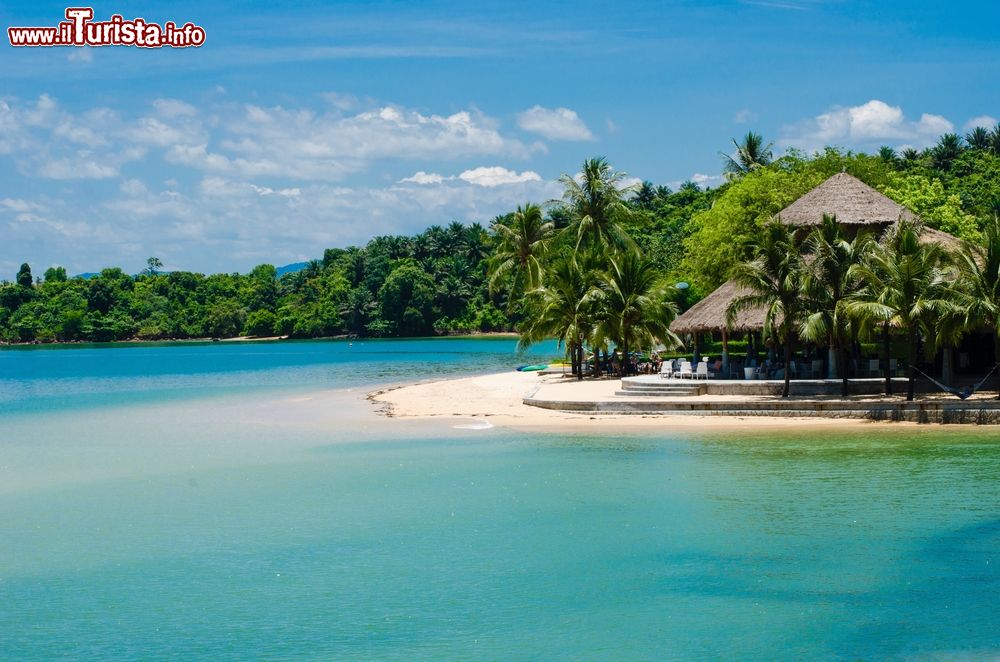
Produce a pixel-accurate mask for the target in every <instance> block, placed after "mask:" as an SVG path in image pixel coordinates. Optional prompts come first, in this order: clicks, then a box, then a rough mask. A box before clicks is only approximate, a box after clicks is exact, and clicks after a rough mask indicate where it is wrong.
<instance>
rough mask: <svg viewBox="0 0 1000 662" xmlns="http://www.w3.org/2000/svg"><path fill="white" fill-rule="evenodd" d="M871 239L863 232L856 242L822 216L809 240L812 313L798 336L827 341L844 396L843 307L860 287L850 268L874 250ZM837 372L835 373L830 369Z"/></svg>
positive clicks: (807, 284) (806, 285) (807, 287)
mask: <svg viewBox="0 0 1000 662" xmlns="http://www.w3.org/2000/svg"><path fill="white" fill-rule="evenodd" d="M871 241H872V240H871V236H870V235H868V234H867V233H864V232H862V233H860V234H859V235H857V236H856V237H855V238H854V240H853V241H849V240H848V239H847V238H846V237H845V236H844V234H843V232H842V228H841V225H840V223H838V222H837V217H836V216H829V215H826V214H824V215H823V222H822V224H820V225H819V226H818V227H817V228H816V229H814V230H813V231H812V232H811V233H810V234H809V237H808V238H807V239H806V254H807V255H811V256H812V260H811V261H810V262H809V264H808V265H807V266H806V268H805V273H804V277H803V279H802V285H803V290H804V293H805V299H806V306H807V309H808V311H809V312H807V314H806V316H805V317H804V318H803V320H802V325H801V328H800V330H799V333H800V334H801V335H802V336H803V337H804V338H806V339H808V340H811V341H814V342H820V341H824V340H825V341H826V342H827V344H828V346H829V348H830V354H831V357H830V365H831V367H833V366H836V372H839V373H840V378H841V389H840V390H841V395H843V396H845V397H846V396H847V395H848V380H847V353H846V351H845V347H846V345H847V330H848V326H849V323H850V319H849V316H848V315H847V312H846V310H845V306H844V304H845V303H846V301H847V298H848V296H850V295H851V294H852V293H853V292H854V290H855V289H856V287H857V279H856V277H854V276H853V275H852V274H851V268H852V267H854V266H855V265H858V264H861V262H862V260H863V259H864V257H865V255H866V253H867V251H868V250H870V248H871ZM831 372H834V370H831Z"/></svg>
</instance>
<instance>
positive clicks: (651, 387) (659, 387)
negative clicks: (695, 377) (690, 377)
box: [622, 382, 704, 393]
mask: <svg viewBox="0 0 1000 662" xmlns="http://www.w3.org/2000/svg"><path fill="white" fill-rule="evenodd" d="M703 384H704V382H673V383H665V384H635V383H631V382H625V383H624V384H622V390H625V391H635V392H637V393H638V392H642V391H670V390H673V389H688V388H699V387H700V386H702V385H703Z"/></svg>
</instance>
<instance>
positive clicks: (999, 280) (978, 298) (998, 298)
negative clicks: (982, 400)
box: [958, 216, 1000, 399]
mask: <svg viewBox="0 0 1000 662" xmlns="http://www.w3.org/2000/svg"><path fill="white" fill-rule="evenodd" d="M958 266H959V269H960V272H961V275H962V278H961V282H962V284H963V286H964V287H963V290H960V294H959V296H960V301H961V307H962V309H963V310H964V313H965V322H966V324H967V325H969V326H980V325H982V326H986V327H988V328H989V329H990V330H991V331H992V332H993V356H994V360H995V361H997V362H1000V217H997V216H994V217H993V219H992V220H991V221H989V222H987V223H986V227H985V228H983V243H982V245H976V244H971V243H967V244H965V245H964V247H963V250H961V251H959V253H958ZM997 399H1000V390H998V393H997Z"/></svg>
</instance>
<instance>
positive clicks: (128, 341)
mask: <svg viewBox="0 0 1000 662" xmlns="http://www.w3.org/2000/svg"><path fill="white" fill-rule="evenodd" d="M519 337H520V336H518V334H517V333H515V332H513V331H477V332H473V333H454V334H451V333H448V334H444V335H440V336H399V337H397V336H385V337H378V338H376V337H374V336H352V335H349V334H340V335H336V336H316V337H314V338H292V337H291V336H232V337H229V338H212V337H204V338H156V339H153V338H123V339H121V340H60V341H58V342H40V341H37V340H32V341H29V342H7V341H0V349H5V348H18V347H24V348H30V347H78V346H80V345H98V346H101V347H107V346H111V345H143V344H155V343H163V344H174V343H177V344H181V343H216V342H220V343H227V342H278V341H282V340H287V341H290V342H306V341H310V340H350V341H352V342H354V341H357V342H377V341H383V340H449V339H450V340H454V339H461V338H467V339H477V338H511V339H514V340H516V339H517V338H519Z"/></svg>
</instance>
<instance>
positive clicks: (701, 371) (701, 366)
mask: <svg viewBox="0 0 1000 662" xmlns="http://www.w3.org/2000/svg"><path fill="white" fill-rule="evenodd" d="M693 377H694V379H708V362H707V361H701V362H699V363H698V368H697V370H695V373H694V375H693Z"/></svg>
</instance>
